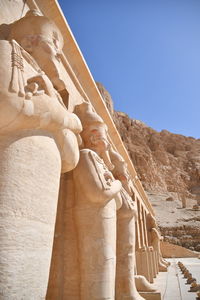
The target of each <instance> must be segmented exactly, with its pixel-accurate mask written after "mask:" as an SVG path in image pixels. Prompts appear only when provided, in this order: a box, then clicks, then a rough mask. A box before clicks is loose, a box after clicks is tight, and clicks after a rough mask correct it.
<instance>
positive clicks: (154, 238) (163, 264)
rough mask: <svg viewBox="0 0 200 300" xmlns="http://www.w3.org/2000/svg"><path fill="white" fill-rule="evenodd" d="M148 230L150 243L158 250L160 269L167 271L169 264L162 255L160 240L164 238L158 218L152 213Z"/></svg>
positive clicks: (148, 219)
mask: <svg viewBox="0 0 200 300" xmlns="http://www.w3.org/2000/svg"><path fill="white" fill-rule="evenodd" d="M147 230H148V240H149V245H150V246H152V247H153V249H154V250H155V251H156V252H157V255H158V267H159V271H160V272H166V271H167V266H168V265H169V264H168V262H167V261H165V260H164V259H163V257H162V253H161V249H160V241H161V240H162V236H161V235H160V233H159V231H158V228H157V224H156V219H155V218H154V217H153V216H152V215H151V214H150V213H149V214H148V215H147Z"/></svg>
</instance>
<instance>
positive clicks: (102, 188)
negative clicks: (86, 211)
mask: <svg viewBox="0 0 200 300" xmlns="http://www.w3.org/2000/svg"><path fill="white" fill-rule="evenodd" d="M73 175H74V180H75V184H76V185H77V186H78V192H79V195H80V198H81V199H80V201H81V203H82V204H83V203H86V202H90V203H94V204H95V203H96V204H97V203H98V204H104V203H106V202H108V201H109V200H111V199H113V198H115V197H117V198H118V193H119V191H120V189H121V187H122V185H121V182H120V181H119V180H115V179H114V177H113V176H112V173H110V172H109V171H108V169H107V168H106V167H105V165H104V164H103V163H102V160H101V159H100V158H99V156H98V155H97V154H96V153H95V152H94V151H92V150H89V149H84V150H81V151H80V160H79V163H78V165H77V167H76V168H75V170H74V171H73Z"/></svg>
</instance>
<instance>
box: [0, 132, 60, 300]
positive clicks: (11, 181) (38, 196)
mask: <svg viewBox="0 0 200 300" xmlns="http://www.w3.org/2000/svg"><path fill="white" fill-rule="evenodd" d="M0 153H1V160H0V201H1V219H0V241H1V252H0V257H1V259H0V270H1V280H0V295H1V296H0V298H2V299H9V300H12V299H13V300H18V299H19V300H20V299H44V298H45V294H46V289H47V282H48V276H49V267H50V260H51V251H52V243H53V234H54V225H55V216H56V208H57V199H58V191H59V178H60V170H61V158H60V153H59V151H58V148H57V145H56V143H55V141H54V139H53V138H52V136H51V135H50V134H48V133H47V132H45V131H41V130H24V131H22V132H20V133H17V132H15V133H13V134H10V135H7V136H1V137H0ZM11 287H12V288H11Z"/></svg>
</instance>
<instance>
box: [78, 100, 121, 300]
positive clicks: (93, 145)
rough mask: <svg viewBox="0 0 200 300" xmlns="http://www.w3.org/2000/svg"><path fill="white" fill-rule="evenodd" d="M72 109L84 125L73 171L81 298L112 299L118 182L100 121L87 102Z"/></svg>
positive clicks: (113, 294)
mask: <svg viewBox="0 0 200 300" xmlns="http://www.w3.org/2000/svg"><path fill="white" fill-rule="evenodd" d="M75 112H76V114H77V115H78V117H79V118H80V120H81V122H82V125H83V132H82V133H81V137H82V139H83V143H84V148H83V149H82V150H81V151H80V160H79V163H78V165H77V167H76V168H75V169H74V171H73V177H74V185H75V208H74V215H75V224H76V228H77V236H78V249H79V261H80V299H81V300H89V299H102V300H103V299H110V300H114V299H116V298H115V269H116V209H117V208H118V207H120V205H121V198H120V196H119V195H118V194H119V191H120V189H121V183H120V181H119V180H115V179H114V177H113V175H112V173H111V172H110V171H109V168H113V166H112V164H111V161H110V159H109V153H108V150H109V147H110V145H109V142H108V138H107V127H106V125H105V124H104V122H103V120H102V119H101V118H100V116H98V115H97V114H96V113H95V112H94V111H93V109H92V106H91V105H90V104H89V103H86V102H84V103H82V104H80V105H78V106H76V109H75ZM102 158H104V159H105V161H104V160H103V159H102ZM105 162H106V163H105ZM106 164H107V165H108V166H107V165H106ZM108 167H109V168H108Z"/></svg>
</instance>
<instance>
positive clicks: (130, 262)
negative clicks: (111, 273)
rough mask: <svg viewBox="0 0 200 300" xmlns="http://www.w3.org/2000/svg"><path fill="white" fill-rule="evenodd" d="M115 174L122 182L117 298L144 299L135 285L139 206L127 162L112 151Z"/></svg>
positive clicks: (118, 220) (118, 225) (118, 237)
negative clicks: (136, 227) (136, 232)
mask: <svg viewBox="0 0 200 300" xmlns="http://www.w3.org/2000/svg"><path fill="white" fill-rule="evenodd" d="M110 156H111V161H112V163H113V165H114V169H113V174H114V176H115V178H116V179H119V180H120V181H121V182H122V189H121V191H120V194H121V198H122V207H121V208H120V209H119V210H118V212H117V266H116V297H115V299H119V300H121V299H124V298H126V299H132V300H139V299H143V298H142V297H141V296H140V295H139V293H138V292H137V290H136V286H135V277H134V272H135V221H136V218H137V208H136V205H135V202H134V201H133V199H132V198H131V196H130V195H132V194H133V192H132V190H131V187H132V182H131V179H130V174H129V173H128V170H127V166H126V162H125V161H124V160H123V158H122V157H121V156H120V155H119V154H118V153H117V152H115V151H110Z"/></svg>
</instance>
